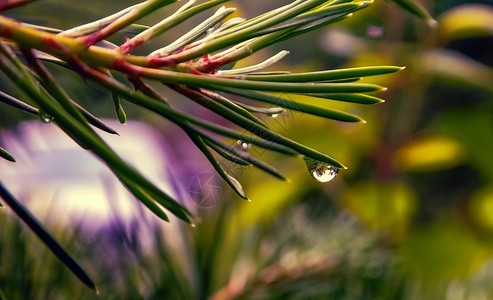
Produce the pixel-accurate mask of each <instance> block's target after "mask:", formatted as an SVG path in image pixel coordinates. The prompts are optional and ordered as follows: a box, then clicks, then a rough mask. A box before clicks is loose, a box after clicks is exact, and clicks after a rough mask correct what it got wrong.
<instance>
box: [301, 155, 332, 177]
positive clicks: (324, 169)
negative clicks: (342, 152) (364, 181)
mask: <svg viewBox="0 0 493 300" xmlns="http://www.w3.org/2000/svg"><path fill="white" fill-rule="evenodd" d="M304 160H305V162H306V166H307V167H308V171H309V172H310V175H312V177H313V178H315V179H316V180H317V181H320V182H329V181H331V180H332V179H334V178H335V177H336V176H337V174H338V173H339V168H338V167H334V166H332V165H329V164H327V163H323V162H320V161H316V160H313V159H311V158H304Z"/></svg>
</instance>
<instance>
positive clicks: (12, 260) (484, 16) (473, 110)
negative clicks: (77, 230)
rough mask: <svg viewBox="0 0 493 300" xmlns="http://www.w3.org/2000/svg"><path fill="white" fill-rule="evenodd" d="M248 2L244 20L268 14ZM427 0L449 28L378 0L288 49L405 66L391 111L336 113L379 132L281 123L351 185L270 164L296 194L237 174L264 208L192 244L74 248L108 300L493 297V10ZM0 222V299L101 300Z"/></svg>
mask: <svg viewBox="0 0 493 300" xmlns="http://www.w3.org/2000/svg"><path fill="white" fill-rule="evenodd" d="M235 2H237V3H238V5H239V7H240V8H242V9H241V11H240V12H239V14H245V15H249V14H253V13H254V12H255V11H256V10H257V9H260V7H261V5H263V4H265V1H256V0H255V1H254V0H251V1H248V2H247V1H240V0H238V1H235ZM278 2H279V3H281V1H271V2H269V5H274V4H277V3H278ZM271 3H272V4H271ZM420 3H421V4H422V5H423V6H425V7H426V8H427V9H428V11H430V12H431V15H432V16H434V17H435V19H436V20H437V21H438V25H437V27H436V28H430V27H428V26H427V24H426V23H424V22H422V21H420V20H418V19H416V18H414V17H412V16H409V15H408V14H405V13H403V12H402V11H400V10H398V9H397V8H395V7H394V6H393V5H389V4H388V3H386V2H382V1H376V3H374V4H373V5H372V6H371V7H370V8H368V9H367V11H366V12H364V13H362V15H361V16H360V17H359V18H353V19H349V20H346V21H344V22H342V23H341V24H339V25H337V26H329V27H327V28H326V29H325V30H324V31H321V32H320V33H317V34H313V35H311V36H309V37H307V38H313V39H314V41H318V44H314V42H312V41H310V47H307V44H306V42H304V40H303V38H298V39H295V40H294V41H292V42H291V43H292V44H291V45H290V46H289V47H286V48H289V49H294V50H293V51H292V53H291V54H290V56H288V57H287V61H288V62H289V64H291V65H292V68H291V69H293V68H296V69H299V70H302V71H304V70H311V69H319V68H324V67H333V66H341V65H342V66H343V67H351V66H362V65H375V64H389V65H390V64H393V65H406V66H407V69H406V70H405V71H403V72H401V73H400V74H398V75H397V76H393V77H392V78H391V76H381V77H379V78H378V79H379V80H381V82H377V83H378V84H384V85H387V86H389V87H391V89H390V90H389V92H387V94H386V95H385V97H384V98H385V99H386V100H387V102H386V103H385V104H383V105H380V106H378V107H372V108H371V109H368V108H364V109H363V110H362V109H361V108H360V107H357V106H354V105H351V104H347V103H343V104H339V103H338V104H334V105H335V106H337V105H339V107H338V108H340V109H344V110H346V111H351V112H356V113H360V114H362V115H363V116H364V118H365V119H366V120H367V121H368V123H367V124H356V125H355V124H341V123H337V122H332V121H327V120H322V119H319V118H316V117H311V116H307V115H305V114H302V113H288V114H284V115H280V116H279V117H278V118H276V119H273V120H269V124H271V125H272V127H274V128H276V129H279V130H280V131H281V132H282V131H285V132H288V133H289V135H290V137H293V138H295V139H297V140H299V141H300V142H302V143H307V144H310V145H313V146H314V147H315V148H318V149H321V150H324V151H325V150H327V151H329V150H330V153H333V154H334V156H335V157H338V158H340V159H341V160H343V161H345V162H347V165H348V167H349V169H348V170H347V171H346V172H342V173H341V174H340V175H339V176H338V177H337V178H336V179H335V180H334V181H332V182H331V183H330V184H325V185H323V184H320V183H317V182H315V181H314V180H312V179H311V178H310V177H309V175H308V174H307V173H306V168H305V166H304V165H303V162H298V164H296V163H293V164H291V163H290V164H289V165H288V164H286V163H284V162H283V161H282V160H280V159H279V157H278V156H275V155H274V154H271V153H259V154H258V155H261V156H262V158H263V159H266V160H267V161H271V162H272V163H273V164H275V165H276V166H278V167H279V169H281V170H282V171H284V172H285V173H286V174H287V175H288V177H289V178H290V179H291V182H290V183H284V182H282V183H281V182H277V181H275V180H274V179H271V178H269V177H267V176H264V175H263V174H262V175H259V174H258V173H257V172H256V171H250V170H248V169H245V168H240V169H236V173H237V174H236V175H242V176H241V179H242V182H245V183H247V184H246V185H247V186H249V187H248V189H249V190H251V192H252V194H251V195H250V197H251V198H252V199H253V200H254V201H253V202H252V203H246V202H241V201H240V200H238V199H233V200H235V201H229V200H230V199H229V198H234V197H233V196H232V195H231V194H228V193H226V194H224V195H223V198H222V201H221V202H220V204H219V205H217V206H214V207H213V208H208V209H201V210H200V212H199V213H200V218H201V222H200V224H199V225H198V226H197V227H196V228H195V229H189V228H188V229H180V228H178V229H177V228H176V226H175V227H173V229H172V230H175V231H178V232H179V233H180V234H179V235H178V237H177V236H176V235H173V237H174V238H175V239H174V240H173V241H170V240H169V236H170V234H169V230H170V228H168V227H169V225H167V224H165V225H162V226H160V227H159V228H158V229H155V228H151V229H150V230H157V231H156V232H155V239H156V244H155V245H154V248H152V250H151V251H149V252H146V253H143V252H142V251H140V250H139V247H140V246H139V244H138V243H135V244H132V243H129V241H131V239H130V238H128V237H131V236H132V235H131V233H127V234H126V235H123V236H120V237H118V236H117V237H115V239H114V240H113V241H111V242H113V245H108V244H105V242H104V241H105V240H106V239H107V237H106V236H101V237H99V236H95V237H93V238H92V239H91V240H90V241H88V240H84V239H83V238H81V237H80V236H79V235H77V234H74V235H72V236H70V237H67V238H66V239H64V240H68V241H70V244H71V245H70V246H69V247H68V248H69V249H75V250H77V249H78V251H80V253H76V256H77V257H80V258H82V259H83V264H84V265H85V266H88V267H90V268H94V269H93V270H91V271H92V272H91V271H90V273H91V274H96V275H97V277H96V281H97V282H99V283H100V289H101V297H102V298H104V299H141V298H143V299H162V298H163V297H165V298H170V299H205V298H212V299H232V298H236V299H491V298H492V297H493V288H492V287H493V279H492V278H493V264H492V263H493V262H492V257H493V236H492V234H493V160H492V159H491V153H493V113H492V112H493V101H492V97H493V88H492V87H493V56H492V55H491V53H493V31H492V29H491V26H492V25H491V24H492V22H491V20H492V19H493V16H492V9H493V6H492V3H491V1H460V0H450V1H420ZM66 5H70V4H66ZM40 7H42V5H40ZM89 8H90V6H85V8H84V9H89ZM93 9H94V7H93ZM94 10H96V9H94ZM81 15H83V16H84V14H81ZM250 16H251V15H250ZM283 48H284V47H283ZM306 48H310V49H306ZM307 53H309V55H307ZM259 55H260V56H263V55H265V57H268V56H269V55H268V54H264V53H260V54H259ZM300 58H302V59H300ZM259 60H261V59H259ZM373 82H375V81H373ZM87 93H88V100H87V101H94V99H93V96H91V94H90V93H96V92H91V91H90V92H87ZM94 105H97V104H94ZM109 109H110V108H109ZM138 116H139V115H138V114H136V115H135V116H131V117H135V118H137V117H138ZM140 117H146V115H145V114H144V113H142V115H140ZM13 118H14V119H15V117H13ZM150 120H151V122H152V118H150ZM0 122H1V123H2V124H1V125H3V126H6V125H7V124H11V123H10V122H11V121H7V120H0ZM163 131H166V129H163ZM0 221H1V224H0V232H1V235H2V238H1V239H0V242H1V243H3V244H1V245H0V259H1V261H0V289H2V290H3V291H4V294H5V295H6V296H7V297H8V299H49V298H52V299H57V298H77V299H93V298H94V295H93V294H92V293H91V292H90V291H88V290H84V288H83V287H81V286H80V285H79V284H78V282H76V281H75V279H73V278H70V277H67V276H65V275H66V274H67V270H65V269H64V268H63V267H62V265H61V264H60V263H59V262H57V261H55V260H54V259H52V258H47V259H44V257H45V256H46V257H48V255H45V254H46V253H44V252H43V251H45V250H41V251H40V250H39V249H42V247H41V246H40V245H39V242H37V241H35V240H33V241H31V240H30V239H29V238H21V235H22V236H25V235H30V233H29V232H25V230H24V229H23V228H21V227H20V226H19V225H18V224H17V223H16V222H15V221H13V220H11V219H10V217H9V216H6V215H5V214H0ZM178 227H179V226H178ZM7 243H8V246H6V245H7ZM107 245H108V246H107ZM122 245H127V246H125V247H126V248H125V249H127V250H125V251H123V250H122V249H123V247H122ZM128 245H132V246H133V247H134V248H132V247H128ZM91 246H92V247H91ZM98 246H102V247H103V249H106V250H108V249H111V251H117V252H113V253H114V254H113V255H114V256H112V259H114V261H112V262H111V263H110V262H109V259H108V261H106V262H105V259H107V256H105V255H102V254H101V253H105V252H104V251H105V250H101V249H98V248H97V247H98ZM104 247H107V248H104ZM108 251H109V250H108ZM45 252H46V251H45ZM40 257H43V259H42V260H40V259H39V258H40ZM113 264H116V265H117V266H118V268H119V269H118V268H115V267H114V265H113ZM46 270H50V271H49V272H47V271H46Z"/></svg>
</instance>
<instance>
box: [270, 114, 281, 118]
mask: <svg viewBox="0 0 493 300" xmlns="http://www.w3.org/2000/svg"><path fill="white" fill-rule="evenodd" d="M270 116H271V117H272V118H277V117H278V116H279V114H271V115H270Z"/></svg>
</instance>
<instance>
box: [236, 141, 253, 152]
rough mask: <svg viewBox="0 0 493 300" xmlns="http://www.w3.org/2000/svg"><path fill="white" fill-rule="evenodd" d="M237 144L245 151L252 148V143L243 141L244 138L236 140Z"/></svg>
mask: <svg viewBox="0 0 493 300" xmlns="http://www.w3.org/2000/svg"><path fill="white" fill-rule="evenodd" d="M236 146H237V147H238V148H240V149H241V150H244V151H246V150H248V148H250V144H249V143H247V142H244V141H242V140H238V141H237V142H236Z"/></svg>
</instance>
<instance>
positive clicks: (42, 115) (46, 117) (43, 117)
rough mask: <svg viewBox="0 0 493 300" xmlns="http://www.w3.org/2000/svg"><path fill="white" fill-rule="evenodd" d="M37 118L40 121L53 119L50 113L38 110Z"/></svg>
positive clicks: (49, 121) (45, 121) (46, 121)
mask: <svg viewBox="0 0 493 300" xmlns="http://www.w3.org/2000/svg"><path fill="white" fill-rule="evenodd" d="M39 118H40V119H41V121H43V122H44V123H51V122H52V121H53V119H54V118H53V116H52V115H50V114H47V113H45V112H40V113H39Z"/></svg>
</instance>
